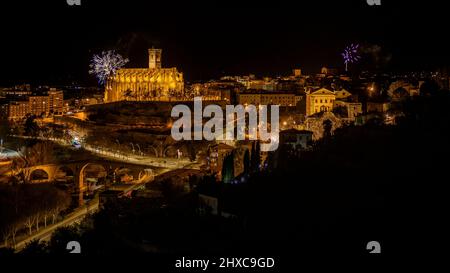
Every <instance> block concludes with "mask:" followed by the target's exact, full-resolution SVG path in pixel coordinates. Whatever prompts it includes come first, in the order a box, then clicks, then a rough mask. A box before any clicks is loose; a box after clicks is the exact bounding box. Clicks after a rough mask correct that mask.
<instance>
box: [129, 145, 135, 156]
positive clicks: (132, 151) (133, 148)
mask: <svg viewBox="0 0 450 273" xmlns="http://www.w3.org/2000/svg"><path fill="white" fill-rule="evenodd" d="M130 144H131V147H133V150H132V152H133V154H134V151H135V150H134V145H133V142H130Z"/></svg>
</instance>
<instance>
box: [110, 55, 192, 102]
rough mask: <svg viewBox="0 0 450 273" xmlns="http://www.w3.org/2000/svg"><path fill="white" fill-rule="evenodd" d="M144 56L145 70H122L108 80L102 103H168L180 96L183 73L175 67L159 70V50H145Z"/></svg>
mask: <svg viewBox="0 0 450 273" xmlns="http://www.w3.org/2000/svg"><path fill="white" fill-rule="evenodd" d="M148 54H149V65H148V68H122V69H119V70H118V71H117V73H116V75H114V76H112V77H110V78H108V80H107V82H106V85H105V99H104V101H105V102H106V103H108V102H114V101H121V100H131V101H146V100H169V99H170V98H173V97H176V96H180V95H182V94H183V91H184V80H183V73H181V72H178V70H177V69H176V68H175V67H173V68H161V59H162V50H161V49H153V48H152V49H149V50H148Z"/></svg>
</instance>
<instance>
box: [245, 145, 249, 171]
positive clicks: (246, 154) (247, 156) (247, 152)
mask: <svg viewBox="0 0 450 273" xmlns="http://www.w3.org/2000/svg"><path fill="white" fill-rule="evenodd" d="M249 173H250V152H249V151H248V150H247V149H246V150H245V154H244V174H249Z"/></svg>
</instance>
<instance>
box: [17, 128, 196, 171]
mask: <svg viewBox="0 0 450 273" xmlns="http://www.w3.org/2000/svg"><path fill="white" fill-rule="evenodd" d="M10 136H11V137H17V138H24V139H29V138H34V139H37V140H42V141H53V142H55V143H57V144H59V145H62V146H70V145H69V144H68V143H67V142H66V141H65V140H63V139H57V138H47V137H29V136H19V135H10ZM82 148H83V149H85V150H86V151H89V152H91V153H93V154H95V155H97V156H98V157H102V158H105V159H109V160H114V161H121V162H127V163H134V164H140V165H147V166H149V167H152V166H153V167H161V168H166V169H169V170H174V169H181V168H189V169H199V168H200V165H201V164H199V163H197V162H190V161H189V160H188V159H185V158H181V159H177V158H169V157H165V158H161V157H152V156H148V155H145V156H140V155H136V154H123V153H122V154H118V153H117V152H112V151H110V150H107V149H106V148H104V147H100V146H98V147H93V146H91V145H87V144H84V145H83V146H82Z"/></svg>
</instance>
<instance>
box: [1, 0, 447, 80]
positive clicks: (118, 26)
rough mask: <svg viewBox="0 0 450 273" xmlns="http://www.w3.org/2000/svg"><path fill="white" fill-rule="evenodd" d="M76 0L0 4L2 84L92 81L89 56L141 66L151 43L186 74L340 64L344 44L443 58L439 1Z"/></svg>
mask: <svg viewBox="0 0 450 273" xmlns="http://www.w3.org/2000/svg"><path fill="white" fill-rule="evenodd" d="M81 1H82V5H81V6H80V7H70V6H68V5H67V4H66V1H65V0H58V1H14V3H10V4H8V5H6V4H3V3H2V6H1V7H0V9H1V10H0V11H1V16H0V23H1V28H2V35H1V47H2V50H1V53H0V54H1V56H0V60H1V63H0V65H1V71H0V72H1V76H0V84H2V85H8V84H14V83H20V82H31V83H49V84H53V83H67V82H70V81H72V80H74V81H77V82H80V83H83V84H86V83H88V84H95V80H94V79H93V77H92V76H90V75H89V74H88V72H87V71H88V69H89V67H88V64H89V59H90V58H91V56H92V54H93V53H99V52H100V51H101V50H105V49H117V50H118V51H119V52H120V53H122V54H123V55H125V56H127V57H128V58H129V59H130V61H131V62H130V63H129V64H128V65H127V66H128V67H145V66H146V65H147V50H146V49H147V48H148V47H151V46H152V45H153V46H155V47H162V48H163V66H164V67H169V66H176V67H178V68H179V69H180V70H182V71H183V72H184V73H185V77H186V79H187V80H198V79H208V78H210V77H218V76H220V75H224V74H248V73H256V74H257V75H277V74H287V73H290V70H291V69H292V68H293V67H300V68H302V69H303V70H304V71H306V72H316V71H317V70H318V69H319V68H320V67H321V66H323V65H329V66H337V67H342V61H341V58H340V55H339V53H340V51H341V50H342V49H343V48H344V47H345V45H347V44H349V43H351V42H358V43H361V44H364V45H365V46H369V45H375V44H376V45H379V46H381V47H382V49H383V54H384V55H383V56H388V55H391V56H392V58H391V59H390V62H389V63H388V64H387V66H385V67H386V68H387V69H397V70H398V69H404V70H417V69H422V68H424V69H433V68H435V67H438V66H441V65H445V64H449V62H450V58H449V55H450V54H449V53H448V48H450V47H449V43H450V42H448V41H447V39H446V38H447V36H448V30H449V23H448V19H446V17H447V15H448V9H447V8H446V7H445V6H443V4H441V3H442V1H432V0H431V1H430V0H429V1H421V2H420V3H413V2H412V1H398V0H396V1H392V0H391V1H388V0H382V6H380V7H372V6H368V5H367V4H366V1H365V0H354V1H324V0H320V1H273V2H272V3H270V2H267V3H266V2H262V1H251V2H246V3H244V2H243V1H236V0H232V1H202V2H199V1H183V2H181V1H166V2H165V3H164V4H156V2H155V1H153V0H146V1H133V0H128V1H127V0H121V1H106V0H97V1H93V0H90V1H89V0H81ZM393 2H395V5H394V4H393ZM366 58H367V56H366ZM368 60H369V59H367V60H366V62H368V63H369V64H370V61H368Z"/></svg>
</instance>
